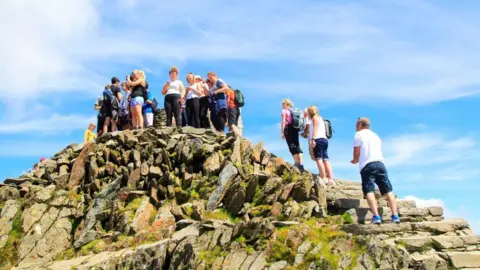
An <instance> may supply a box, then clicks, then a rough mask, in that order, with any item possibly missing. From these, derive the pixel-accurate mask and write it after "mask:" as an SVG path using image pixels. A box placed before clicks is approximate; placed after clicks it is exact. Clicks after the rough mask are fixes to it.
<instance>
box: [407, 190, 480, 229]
mask: <svg viewBox="0 0 480 270" xmlns="http://www.w3.org/2000/svg"><path fill="white" fill-rule="evenodd" d="M403 200H412V201H415V203H416V204H417V207H419V208H423V207H430V206H440V207H442V208H443V216H444V217H445V219H451V218H463V219H465V220H467V221H468V223H469V225H470V228H471V229H472V230H473V232H474V233H476V234H480V220H472V215H471V213H470V212H468V211H465V209H466V208H465V207H460V209H459V210H458V211H452V210H451V209H450V208H448V207H447V206H446V205H445V202H444V201H443V200H442V199H438V198H429V199H422V198H418V197H416V196H413V195H407V196H405V197H404V198H403Z"/></svg>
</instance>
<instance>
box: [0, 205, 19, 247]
mask: <svg viewBox="0 0 480 270" xmlns="http://www.w3.org/2000/svg"><path fill="white" fill-rule="evenodd" d="M19 211H20V203H19V202H18V201H15V200H8V201H7V202H5V206H4V207H3V208H2V211H1V213H0V249H1V248H3V247H4V246H5V244H6V243H7V240H8V234H9V232H10V230H12V223H13V219H14V218H15V216H16V215H17V213H18V212H19Z"/></svg>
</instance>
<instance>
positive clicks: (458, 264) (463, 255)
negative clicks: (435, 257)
mask: <svg viewBox="0 0 480 270" xmlns="http://www.w3.org/2000/svg"><path fill="white" fill-rule="evenodd" d="M447 255H448V258H449V259H450V261H451V262H452V265H453V267H455V268H480V251H471V252H447Z"/></svg>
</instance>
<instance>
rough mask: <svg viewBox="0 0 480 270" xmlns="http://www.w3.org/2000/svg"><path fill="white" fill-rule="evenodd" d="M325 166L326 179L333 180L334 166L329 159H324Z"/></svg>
mask: <svg viewBox="0 0 480 270" xmlns="http://www.w3.org/2000/svg"><path fill="white" fill-rule="evenodd" d="M323 165H324V166H325V173H326V174H327V175H326V177H328V179H330V180H333V171H332V164H330V161H329V160H328V159H324V160H323Z"/></svg>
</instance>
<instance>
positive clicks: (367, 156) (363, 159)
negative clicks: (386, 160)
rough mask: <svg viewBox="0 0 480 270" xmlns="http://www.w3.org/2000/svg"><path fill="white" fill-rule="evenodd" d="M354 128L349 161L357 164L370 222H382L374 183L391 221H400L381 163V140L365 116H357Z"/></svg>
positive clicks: (385, 170)
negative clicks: (384, 200) (383, 200)
mask: <svg viewBox="0 0 480 270" xmlns="http://www.w3.org/2000/svg"><path fill="white" fill-rule="evenodd" d="M356 130H357V132H356V134H355V140H354V142H353V159H352V161H351V163H352V164H357V163H358V164H359V168H360V175H361V177H362V190H363V194H364V196H365V197H366V198H367V201H368V205H369V206H370V211H371V212H372V214H373V218H372V222H371V223H372V224H381V223H382V218H381V217H380V216H379V215H378V204H377V200H376V199H375V184H377V186H378V189H380V193H381V194H382V196H385V197H386V199H387V201H388V204H389V206H390V210H391V211H392V222H393V223H400V218H399V217H398V212H397V205H396V201H395V195H394V194H393V192H392V184H391V183H390V180H389V179H388V174H387V169H386V168H385V165H384V164H383V153H382V141H381V140H380V138H379V137H378V135H377V134H375V133H374V132H373V131H371V130H370V120H369V119H368V118H366V117H361V118H358V120H357V124H356Z"/></svg>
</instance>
